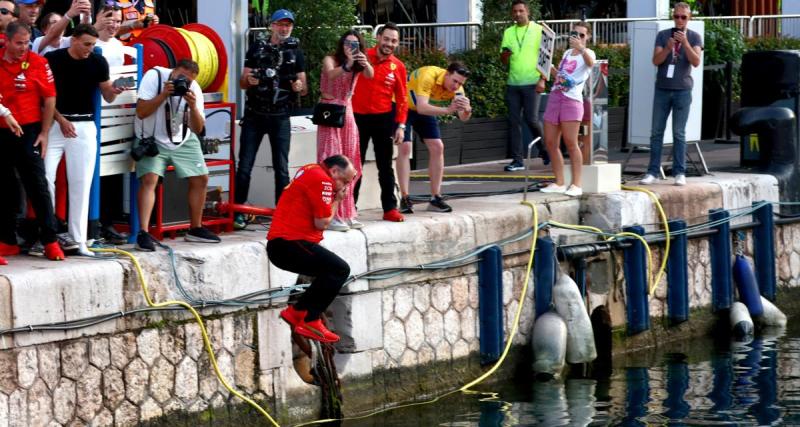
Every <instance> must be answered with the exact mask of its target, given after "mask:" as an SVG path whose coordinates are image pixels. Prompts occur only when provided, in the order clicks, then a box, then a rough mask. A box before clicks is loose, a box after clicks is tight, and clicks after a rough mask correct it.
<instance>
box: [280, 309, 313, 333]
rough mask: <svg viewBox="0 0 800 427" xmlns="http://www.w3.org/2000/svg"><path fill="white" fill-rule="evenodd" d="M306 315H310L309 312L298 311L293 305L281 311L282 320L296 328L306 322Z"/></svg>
mask: <svg viewBox="0 0 800 427" xmlns="http://www.w3.org/2000/svg"><path fill="white" fill-rule="evenodd" d="M306 314H308V311H306V310H296V309H295V308H294V306H293V305H290V306H288V307H286V308H284V309H283V310H281V319H283V321H284V322H286V323H288V324H289V326H291V327H292V328H294V327H295V326H297V325H299V324H301V323H303V322H305V320H306Z"/></svg>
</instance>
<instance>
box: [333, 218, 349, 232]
mask: <svg viewBox="0 0 800 427" xmlns="http://www.w3.org/2000/svg"><path fill="white" fill-rule="evenodd" d="M349 229H350V226H349V225H347V224H345V223H344V222H343V221H342V220H340V219H339V218H334V219H332V220H331V223H330V224H328V230H333V231H347V230H349Z"/></svg>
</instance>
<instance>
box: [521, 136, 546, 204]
mask: <svg viewBox="0 0 800 427" xmlns="http://www.w3.org/2000/svg"><path fill="white" fill-rule="evenodd" d="M541 139H542V137H541V136H537V137H536V138H533V141H531V142H530V143H529V144H528V160H527V161H526V162H525V189H524V190H523V192H522V201H524V202H527V201H528V175H529V172H530V169H528V168H529V167H530V164H531V150H532V149H533V146H534V145H535V144H536V143H537V142H539V140H541Z"/></svg>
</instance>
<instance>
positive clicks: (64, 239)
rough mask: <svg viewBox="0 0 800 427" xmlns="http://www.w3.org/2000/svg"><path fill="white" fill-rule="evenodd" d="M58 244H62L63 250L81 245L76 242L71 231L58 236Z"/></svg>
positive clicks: (69, 249) (70, 249) (73, 248)
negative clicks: (70, 233) (71, 235)
mask: <svg viewBox="0 0 800 427" xmlns="http://www.w3.org/2000/svg"><path fill="white" fill-rule="evenodd" d="M56 239H57V240H58V246H61V250H62V251H74V250H75V249H78V248H79V247H81V245H80V243H78V242H76V241H75V240H74V239H73V238H72V237H70V235H69V233H60V234H58V235H57V236H56Z"/></svg>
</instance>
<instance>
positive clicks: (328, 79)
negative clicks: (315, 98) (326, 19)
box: [317, 31, 373, 231]
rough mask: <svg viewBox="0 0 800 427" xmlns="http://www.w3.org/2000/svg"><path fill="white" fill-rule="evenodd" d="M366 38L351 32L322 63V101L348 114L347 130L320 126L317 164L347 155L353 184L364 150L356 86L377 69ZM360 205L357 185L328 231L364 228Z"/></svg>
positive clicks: (351, 188)
mask: <svg viewBox="0 0 800 427" xmlns="http://www.w3.org/2000/svg"><path fill="white" fill-rule="evenodd" d="M364 48H365V46H364V39H363V38H362V37H361V35H360V34H358V33H357V32H355V31H348V32H346V33H344V35H343V36H342V37H341V38H340V39H339V43H338V44H337V46H336V52H335V53H334V54H333V55H328V56H326V57H325V58H324V59H323V60H322V73H321V76H320V100H319V101H320V102H321V103H325V104H339V105H344V106H345V108H346V114H345V119H344V127H342V128H335V127H329V126H318V127H317V161H319V162H321V161H322V160H324V159H326V158H328V157H330V156H333V155H335V154H343V155H345V156H347V157H348V158H349V159H350V160H351V161H352V162H353V166H354V167H355V168H356V171H357V172H358V175H357V176H356V179H354V180H353V182H356V181H358V177H359V176H361V151H360V149H359V143H358V128H357V127H356V120H355V118H354V117H353V105H352V103H351V98H352V95H353V87H355V83H356V80H357V79H358V78H359V75H360V74H363V75H364V77H366V78H368V79H371V78H372V76H373V69H372V66H371V65H370V63H369V61H368V60H367V56H366V55H365V54H364ZM357 215H358V214H357V212H356V204H355V200H354V199H353V185H352V184H351V185H350V186H348V188H347V192H346V195H345V198H344V199H343V200H342V202H341V203H340V204H339V209H338V210H337V211H336V215H335V216H334V218H333V221H331V223H330V225H329V226H328V230H336V231H347V230H349V229H351V228H354V229H355V228H361V227H363V226H364V225H363V224H361V223H360V222H358V220H357V219H356V217H357Z"/></svg>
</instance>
